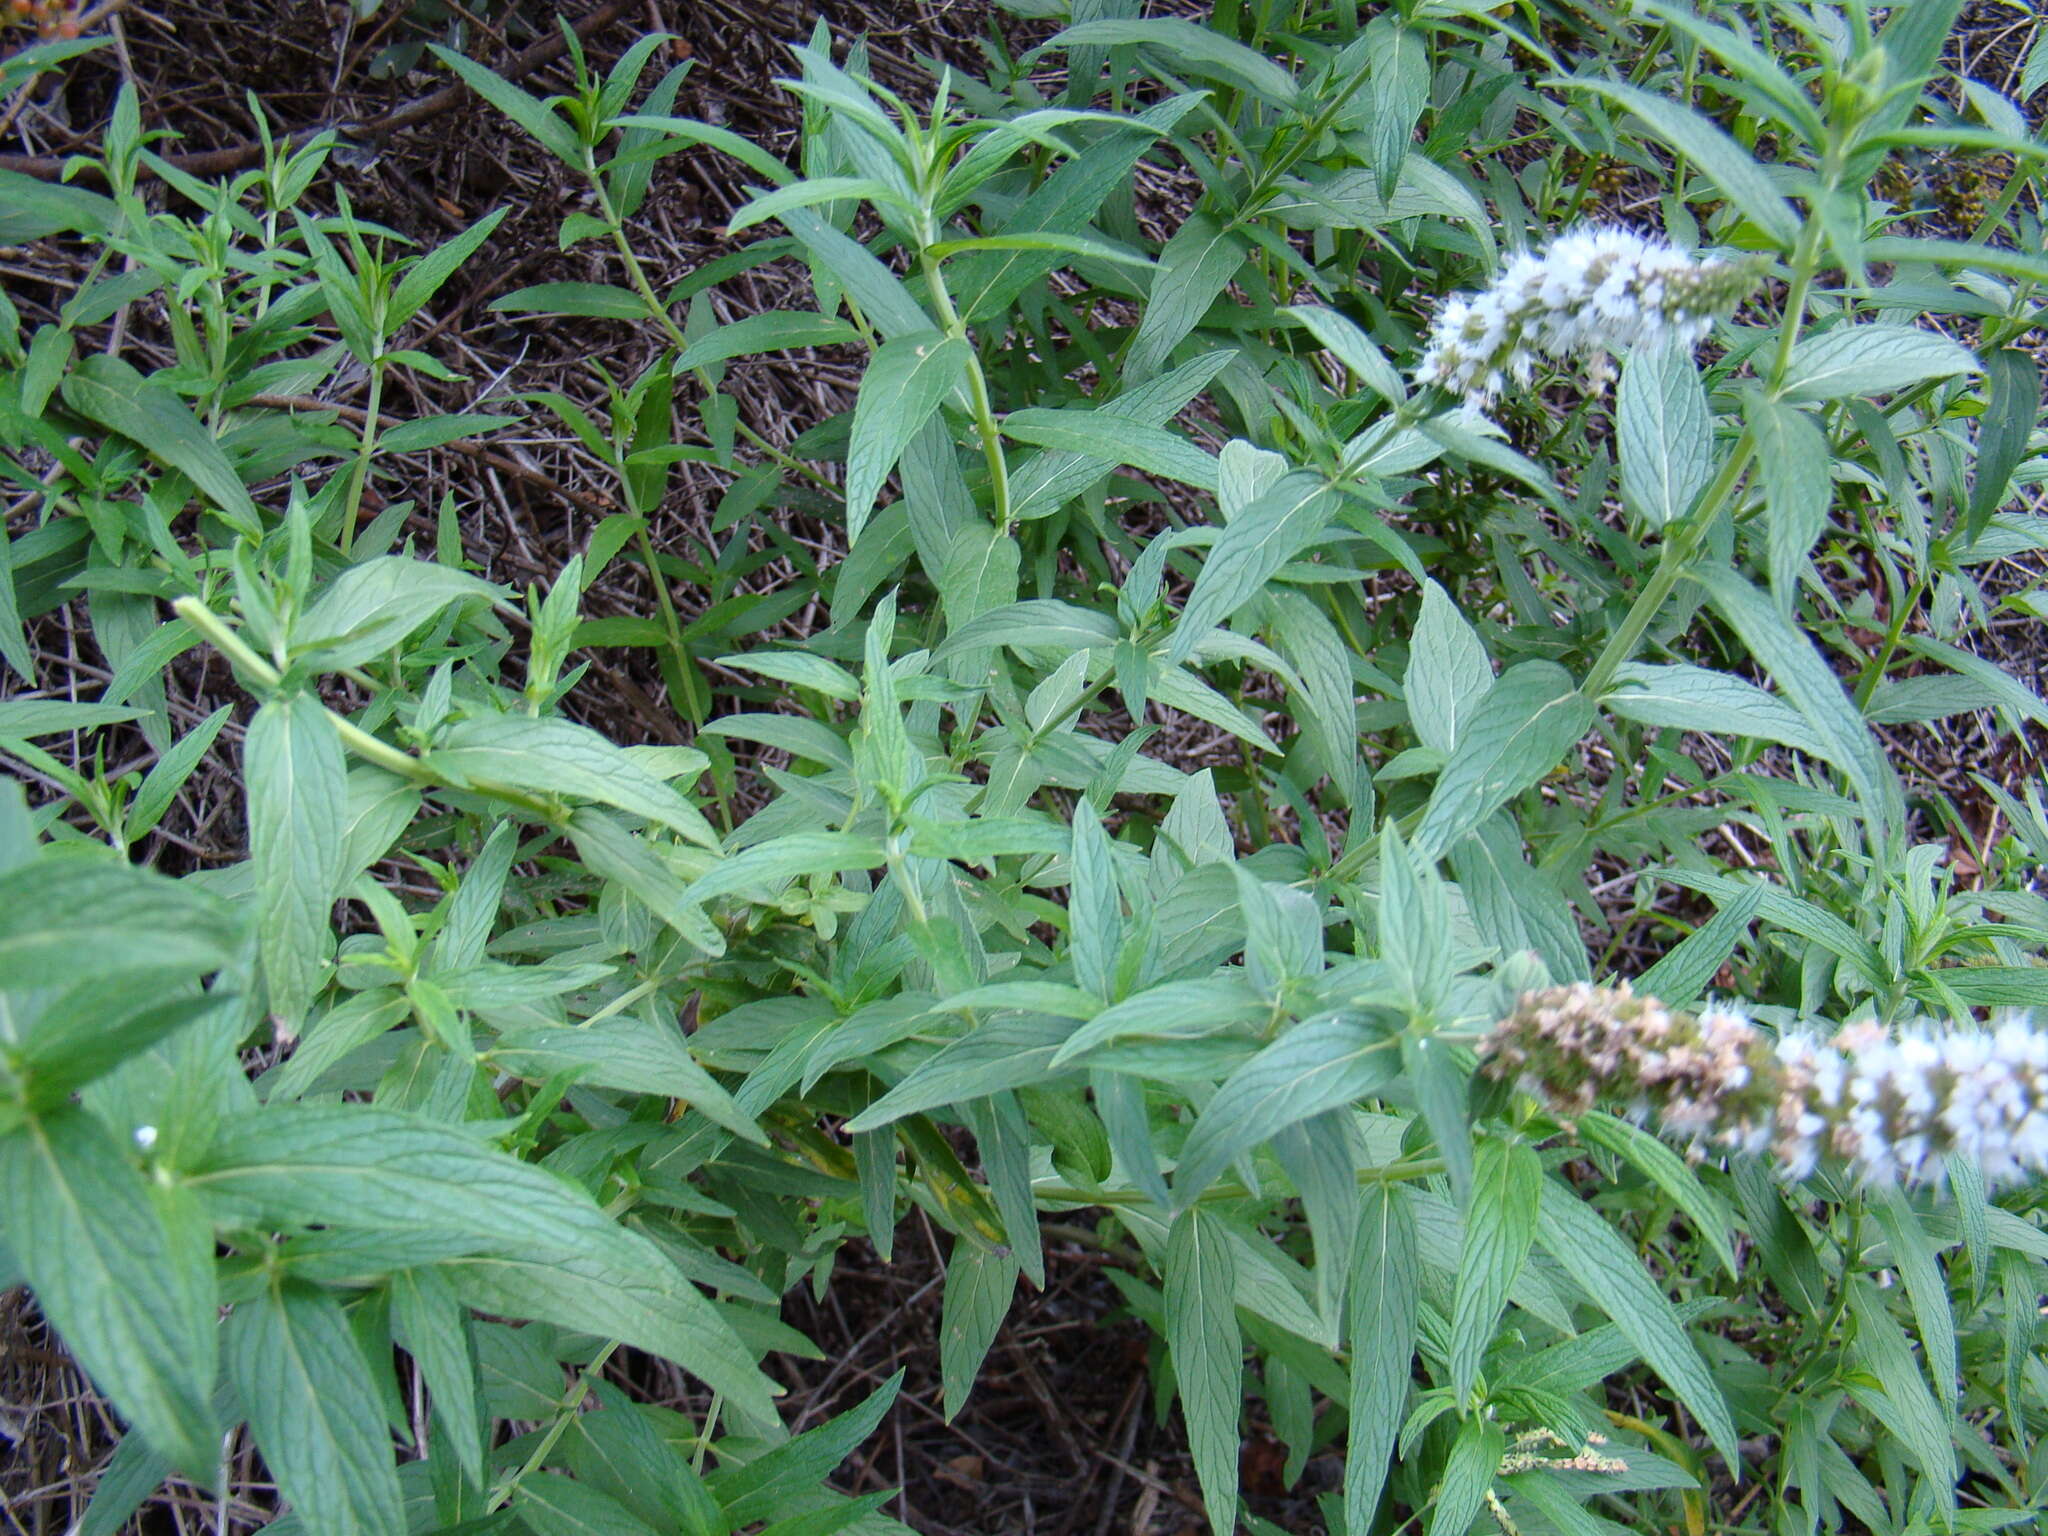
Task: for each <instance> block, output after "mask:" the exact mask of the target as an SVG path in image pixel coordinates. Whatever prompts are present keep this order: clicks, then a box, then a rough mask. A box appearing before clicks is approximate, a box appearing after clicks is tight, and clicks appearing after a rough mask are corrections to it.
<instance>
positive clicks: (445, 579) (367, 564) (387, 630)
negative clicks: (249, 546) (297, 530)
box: [291, 555, 507, 672]
mask: <svg viewBox="0 0 2048 1536" xmlns="http://www.w3.org/2000/svg"><path fill="white" fill-rule="evenodd" d="M506 595H507V594H506V592H505V589H504V588H503V587H498V586H493V585H492V584H491V583H490V582H488V581H480V580H478V579H477V578H476V577H474V576H471V575H469V574H468V573H467V572H465V571H458V570H454V569H452V568H450V567H448V566H445V565H440V564H437V563H435V562H434V561H431V560H412V559H408V558H406V557H405V556H402V555H380V556H378V557H377V558H376V559H374V560H365V561H364V562H363V563H362V564H361V565H352V566H350V567H349V568H348V569H347V570H345V571H343V572H342V573H341V574H340V575H339V576H337V577H335V578H334V580H333V581H331V582H329V583H328V584H327V588H326V590H325V591H323V592H322V593H321V594H320V596H319V598H318V599H317V600H316V601H315V602H314V603H313V605H312V607H310V608H308V609H307V610H306V612H305V613H304V615H302V616H301V617H300V619H299V621H298V622H297V623H296V624H294V625H293V626H292V635H291V644H292V650H293V652H294V653H297V654H301V655H303V654H305V653H307V652H315V653H317V664H318V665H319V667H320V668H321V670H322V671H329V672H339V671H341V670H342V669H343V668H346V667H355V666H361V665H362V664H363V663H364V662H366V661H370V660H372V659H374V658H376V657H378V656H381V655H382V654H384V653H385V652H386V651H389V650H392V649H393V648H395V647H396V646H397V645H398V643H399V642H400V641H401V640H403V639H404V638H405V637H406V636H407V635H409V634H411V633H412V632H413V631H414V630H416V629H418V628H419V627H420V626H421V625H422V624H425V623H426V622H427V621H428V620H429V619H432V618H433V617H434V616H435V615H437V614H439V613H440V612H441V611H442V609H444V608H446V607H447V606H448V605H449V604H450V603H457V602H462V601H465V600H473V601H482V602H486V603H495V602H498V601H501V600H503V599H504V598H505V597H506Z"/></svg>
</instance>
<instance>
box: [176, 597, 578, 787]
mask: <svg viewBox="0 0 2048 1536" xmlns="http://www.w3.org/2000/svg"><path fill="white" fill-rule="evenodd" d="M171 611H172V612H173V613H175V614H177V616H178V617H179V618H181V619H183V620H184V621H185V622H186V623H187V624H189V625H191V626H192V628H193V629H195V630H197V631H198V632H199V634H200V635H201V636H202V637H203V638H204V639H205V640H206V642H207V644H209V645H211V646H212V647H213V648H214V649H215V650H217V651H219V652H220V653H221V654H222V655H223V656H225V657H227V658H228V660H229V661H231V662H233V663H234V664H235V666H237V667H239V668H240V669H241V670H242V671H244V672H246V673H247V674H248V675H249V676H250V677H251V678H252V679H254V681H255V682H256V684H257V686H258V687H260V688H276V687H278V686H279V685H280V684H282V683H283V681H284V674H283V673H282V672H280V671H278V669H277V668H276V667H274V666H272V665H271V664H270V663H269V662H267V661H265V660H264V659H263V658H262V657H261V656H258V655H257V654H256V653H255V652H254V651H253V650H251V649H250V648H249V646H248V643H247V642H246V641H244V640H243V639H242V637H241V636H240V635H238V634H236V633H235V632H234V631H233V630H232V629H230V628H229V627H228V626H227V625H226V624H225V623H223V622H222V621H221V618H220V616H219V615H218V614H216V613H214V612H213V610H212V609H210V608H208V607H207V606H206V604H204V603H202V602H201V601H200V600H199V599H198V598H196V597H181V598H179V599H178V600H177V601H176V602H174V603H172V604H171ZM320 707H321V711H322V712H323V713H324V714H325V715H326V716H327V718H328V720H329V722H330V723H331V724H332V725H333V726H334V732H335V734H336V735H337V736H339V737H340V738H341V744H342V745H343V746H345V747H347V748H348V749H349V750H350V751H351V752H353V753H355V754H356V756H358V757H360V758H362V759H363V761H365V762H367V763H373V764H375V765H376V766H377V767H379V768H382V769H384V770H385V771H386V772H387V773H395V774H397V775H398V776H399V777H400V778H402V779H408V780H410V781H411V782H412V783H415V784H420V785H426V786H429V787H432V788H437V789H460V788H469V789H473V790H474V791H475V792H476V793H477V794H484V795H489V796H490V797H491V798H492V799H494V800H502V801H504V802H505V803H506V804H508V805H516V806H518V807H519V808H520V809H521V810H523V811H525V812H527V813H528V814H529V815H531V816H533V817H535V818H536V819H538V820H540V821H544V822H546V823H548V824H549V825H551V826H552V825H556V824H557V823H558V822H559V820H560V813H559V812H558V811H556V810H554V809H553V808H552V807H550V806H548V805H547V804H546V803H545V802H543V801H540V800H536V799H534V798H533V797H532V796H530V795H523V794H520V793H518V792H516V791H513V790H506V789H501V788H496V787H491V786H480V785H456V784H451V783H450V782H449V781H448V780H447V779H446V778H444V777H443V776H442V775H441V774H439V773H437V772H435V771H434V769H433V767H432V766H431V765H430V764H427V763H423V762H421V761H420V760H419V759H418V758H416V757H414V756H413V755H412V754H411V753H409V752H403V751H400V750H399V749H398V748H397V747H394V746H393V745H391V743H390V742H388V741H383V740H380V739H379V738H377V737H375V736H372V735H371V734H370V733H369V732H368V731H366V730H364V729H363V728H362V727H361V726H359V725H357V724H356V723H355V722H354V721H353V720H351V719H349V718H348V716H346V715H344V714H341V713H340V712H338V711H336V710H333V709H329V708H328V707H327V706H326V705H324V704H323V705H321V706H320Z"/></svg>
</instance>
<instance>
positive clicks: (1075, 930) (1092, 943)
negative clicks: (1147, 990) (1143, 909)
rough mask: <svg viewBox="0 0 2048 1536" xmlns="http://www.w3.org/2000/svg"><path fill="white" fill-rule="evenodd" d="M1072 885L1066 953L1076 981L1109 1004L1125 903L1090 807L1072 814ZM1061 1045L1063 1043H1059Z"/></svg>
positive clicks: (1106, 841) (1106, 842)
mask: <svg viewBox="0 0 2048 1536" xmlns="http://www.w3.org/2000/svg"><path fill="white" fill-rule="evenodd" d="M1070 872H1071V874H1072V877H1073V878H1072V885H1071V887H1070V890H1069V898H1068V902H1067V935H1068V952H1069V954H1070V955H1071V956H1072V957H1073V962H1074V979H1075V981H1077V982H1078V983H1080V985H1081V986H1082V987H1083V988H1084V989H1086V990H1087V991H1088V992H1089V993H1091V994H1093V995H1094V996H1096V997H1099V998H1101V999H1102V1000H1103V1001H1105V1002H1107V1001H1109V1000H1110V999H1111V998H1113V997H1114V996H1115V972H1116V956H1117V951H1118V949H1119V948H1121V947H1122V944H1123V932H1124V905H1123V896H1122V895H1121V893H1120V892H1119V891H1118V889H1117V880H1116V867H1115V859H1114V858H1113V857H1112V855H1111V850H1110V844H1109V838H1108V836H1107V835H1106V834H1105V833H1104V832H1103V830H1102V819H1101V817H1100V816H1098V815H1097V814H1096V812H1095V808H1094V807H1093V806H1092V805H1089V804H1087V803H1085V802H1084V803H1083V804H1082V805H1080V806H1078V807H1077V808H1076V809H1075V812H1074V833H1073V857H1072V860H1071V864H1070ZM1063 1043H1064V1042H1063Z"/></svg>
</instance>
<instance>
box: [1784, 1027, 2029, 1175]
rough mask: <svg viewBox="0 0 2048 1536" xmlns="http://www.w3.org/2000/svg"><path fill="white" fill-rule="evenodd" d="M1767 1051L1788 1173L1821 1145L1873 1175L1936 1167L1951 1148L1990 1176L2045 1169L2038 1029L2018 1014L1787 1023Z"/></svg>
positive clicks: (1806, 1166)
mask: <svg viewBox="0 0 2048 1536" xmlns="http://www.w3.org/2000/svg"><path fill="white" fill-rule="evenodd" d="M1777 1057H1778V1060H1779V1062H1780V1063H1781V1065H1782V1067H1783V1071H1784V1088H1785V1099H1786V1102H1785V1106H1784V1109H1783V1110H1781V1112H1780V1116H1779V1118H1780V1121H1781V1130H1782V1134H1781V1136H1780V1139H1779V1141H1778V1142H1777V1143H1776V1150H1777V1152H1778V1154H1779V1156H1780V1157H1782V1158H1784V1159H1785V1162H1786V1165H1787V1166H1786V1173H1787V1175H1788V1176H1789V1177H1792V1178H1800V1177H1803V1176H1804V1175H1805V1174H1806V1173H1807V1172H1810V1171H1811V1170H1812V1169H1813V1168H1814V1167H1815V1166H1816V1165H1817V1164H1818V1162H1819V1160H1820V1158H1821V1157H1822V1155H1824V1154H1825V1153H1829V1152H1832V1153H1834V1154H1835V1155H1837V1156H1840V1157H1842V1158H1844V1159H1846V1160H1847V1161H1848V1164H1849V1166H1850V1169H1851V1170H1852V1171H1853V1172H1854V1173H1855V1174H1856V1175H1857V1176H1858V1177H1859V1178H1862V1179H1864V1180H1866V1181H1868V1182H1871V1183H1885V1184H1889V1183H1918V1182H1920V1181H1922V1180H1928V1179H1937V1178H1939V1177H1940V1176H1941V1169H1942V1164H1943V1163H1944V1162H1945V1161H1946V1160H1947V1159H1948V1158H1951V1157H1967V1158H1971V1159H1974V1160H1975V1161H1976V1163H1977V1164H1978V1166H1979V1167H1981V1168H1982V1169H1983V1171H1984V1177H1985V1180H1986V1181H1987V1182H1988V1183H1991V1184H2010V1183H2013V1182H2014V1181H2016V1180H2019V1179H2024V1178H2029V1177H2036V1176H2039V1175H2041V1174H2043V1173H2048V1034H2044V1033H2042V1032H2041V1031H2040V1030H2038V1029H2036V1028H2035V1027H2034V1025H2033V1022H2032V1021H2031V1020H2030V1019H2028V1018H2025V1017H2024V1016H2019V1015H2013V1016H2008V1017H2006V1018H2004V1019H2002V1020H2000V1021H1999V1022H1998V1023H1997V1024H1996V1025H1995V1026H1994V1027H1993V1028H1991V1029H1988V1030H1983V1029H1971V1030H1958V1031H1953V1032H1949V1031H1939V1030H1936V1029H1933V1028H1931V1027H1929V1026H1926V1025H1921V1026H1918V1027H1915V1028H1913V1029H1910V1030H1907V1031H1905V1032H1904V1033H1902V1034H1899V1035H1898V1036H1896V1037H1894V1036H1892V1035H1890V1034H1888V1033H1887V1032H1886V1031H1885V1030H1883V1029H1881V1028H1879V1027H1878V1026H1877V1025H1875V1024H1856V1025H1851V1026H1850V1027H1849V1028H1847V1029H1845V1030H1843V1031H1842V1032H1841V1033H1840V1034H1838V1035H1836V1036H1835V1038H1834V1039H1833V1040H1831V1041H1828V1042H1825V1043H1824V1042H1822V1041H1821V1040H1819V1039H1818V1038H1817V1037H1815V1036H1812V1035H1787V1036H1786V1037H1785V1038H1784V1039H1782V1040H1780V1041H1779V1042H1778V1047H1777Z"/></svg>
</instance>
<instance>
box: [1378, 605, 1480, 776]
mask: <svg viewBox="0 0 2048 1536" xmlns="http://www.w3.org/2000/svg"><path fill="white" fill-rule="evenodd" d="M1492 686H1493V663H1492V662H1491V661H1489V660H1487V657H1486V647H1485V646H1483V645H1481V644H1480V643H1479V632H1478V631H1477V630H1475V629H1473V627H1472V626H1471V625H1470V624H1468V623H1467V622H1466V621H1465V616H1464V615H1463V614H1461V613H1459V612H1458V605H1457V604H1456V603H1454V602H1452V601H1451V599H1450V595H1449V594H1448V593H1446V592H1445V591H1444V589H1443V588H1442V587H1440V586H1438V585H1437V584H1436V583H1435V582H1433V581H1427V580H1425V581H1424V582H1423V584H1422V613H1421V616H1420V617H1418V618H1417V619H1416V621H1415V633H1414V635H1413V637H1412V638H1411V639H1410V640H1409V643H1408V675H1407V676H1406V677H1405V678H1403V679H1402V681H1401V692H1402V695H1403V698H1404V700H1405V702H1406V703H1407V705H1408V723H1409V725H1410V726H1412V727H1413V728H1414V731H1415V736H1416V739H1417V740H1419V741H1420V742H1421V743H1422V744H1423V745H1424V746H1425V747H1431V748H1434V749H1435V750H1436V751H1438V752H1442V753H1444V754H1446V755H1448V754H1449V753H1450V751H1451V750H1452V748H1454V747H1456V746H1457V744H1458V735H1459V730H1460V727H1461V726H1462V725H1463V724H1464V723H1465V722H1466V721H1467V720H1469V719H1470V718H1471V717H1472V715H1473V713H1474V712H1475V711H1476V710H1477V709H1478V707H1479V701H1480V700H1481V699H1482V698H1484V697H1485V696H1486V690H1487V689H1489V688H1491V687H1492Z"/></svg>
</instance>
